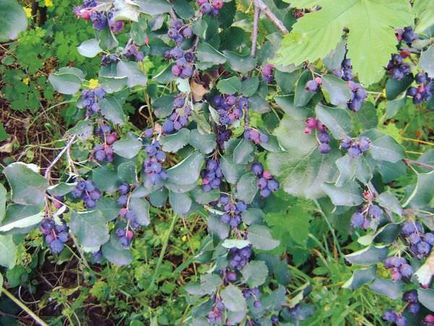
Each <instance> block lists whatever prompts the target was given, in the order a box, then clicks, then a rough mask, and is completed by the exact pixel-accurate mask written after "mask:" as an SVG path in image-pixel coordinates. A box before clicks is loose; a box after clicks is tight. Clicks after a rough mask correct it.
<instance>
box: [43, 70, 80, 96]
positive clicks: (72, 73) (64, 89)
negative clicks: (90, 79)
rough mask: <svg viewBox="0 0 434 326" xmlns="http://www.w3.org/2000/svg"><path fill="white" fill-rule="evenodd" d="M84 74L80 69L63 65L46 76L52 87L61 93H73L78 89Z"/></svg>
mask: <svg viewBox="0 0 434 326" xmlns="http://www.w3.org/2000/svg"><path fill="white" fill-rule="evenodd" d="M83 79H84V74H83V72H82V71H81V70H80V69H77V68H71V67H64V68H60V69H59V70H58V71H56V72H54V73H51V74H50V75H49V76H48V81H49V82H50V84H51V85H52V86H53V88H54V89H55V90H56V91H58V92H59V93H61V94H66V95H73V94H75V93H77V92H78V91H79V90H80V87H81V82H82V81H83Z"/></svg>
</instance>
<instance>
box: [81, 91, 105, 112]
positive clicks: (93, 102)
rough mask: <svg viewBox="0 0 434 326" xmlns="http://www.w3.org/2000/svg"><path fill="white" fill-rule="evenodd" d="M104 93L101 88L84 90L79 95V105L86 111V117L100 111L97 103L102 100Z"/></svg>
mask: <svg viewBox="0 0 434 326" xmlns="http://www.w3.org/2000/svg"><path fill="white" fill-rule="evenodd" d="M105 94H106V92H105V90H104V89H103V88H102V87H97V88H94V89H85V90H83V92H82V93H81V97H80V104H81V106H82V107H83V108H85V109H86V115H87V116H91V115H93V114H95V113H97V112H99V111H100V106H99V101H100V100H101V99H102V98H104V96H105Z"/></svg>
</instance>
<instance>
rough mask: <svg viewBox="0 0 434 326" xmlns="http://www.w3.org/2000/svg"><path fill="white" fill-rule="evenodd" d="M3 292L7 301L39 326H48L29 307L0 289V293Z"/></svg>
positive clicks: (3, 289)
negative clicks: (10, 301)
mask: <svg viewBox="0 0 434 326" xmlns="http://www.w3.org/2000/svg"><path fill="white" fill-rule="evenodd" d="M1 292H3V293H4V294H5V295H6V296H7V297H8V298H9V299H11V300H12V301H13V302H14V303H15V304H16V305H17V306H18V307H20V308H21V309H22V310H23V311H25V312H26V313H27V314H28V315H29V316H30V317H32V319H33V320H34V321H35V322H36V323H37V324H38V325H41V326H48V324H47V323H46V322H44V321H43V320H42V319H41V318H39V317H38V316H37V315H36V314H35V313H34V312H33V311H32V310H30V308H29V307H27V306H26V305H25V304H24V303H22V302H21V301H20V300H18V299H17V298H15V296H14V295H13V294H12V293H10V292H9V291H8V290H6V289H5V288H0V293H1Z"/></svg>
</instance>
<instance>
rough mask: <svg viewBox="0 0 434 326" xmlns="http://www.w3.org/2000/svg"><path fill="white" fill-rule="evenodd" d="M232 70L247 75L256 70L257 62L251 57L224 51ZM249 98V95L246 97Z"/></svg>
mask: <svg viewBox="0 0 434 326" xmlns="http://www.w3.org/2000/svg"><path fill="white" fill-rule="evenodd" d="M223 53H224V55H225V57H226V58H227V60H228V62H229V65H230V66H231V68H232V70H234V71H237V72H240V73H242V74H246V73H248V72H249V71H252V70H253V69H255V64H256V60H255V59H254V58H252V57H251V56H250V55H245V56H241V55H239V54H238V53H236V52H232V51H223ZM246 96H247V95H246Z"/></svg>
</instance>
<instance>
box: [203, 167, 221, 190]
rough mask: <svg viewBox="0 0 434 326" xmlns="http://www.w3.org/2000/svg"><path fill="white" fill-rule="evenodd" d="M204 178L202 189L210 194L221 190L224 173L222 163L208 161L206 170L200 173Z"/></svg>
mask: <svg viewBox="0 0 434 326" xmlns="http://www.w3.org/2000/svg"><path fill="white" fill-rule="evenodd" d="M200 176H201V177H202V189H203V191H205V192H209V191H211V190H212V189H219V188H220V184H221V183H222V179H223V172H222V169H221V168H220V163H219V161H218V160H215V159H208V160H207V161H206V165H205V169H203V170H202V171H201V172H200Z"/></svg>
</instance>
